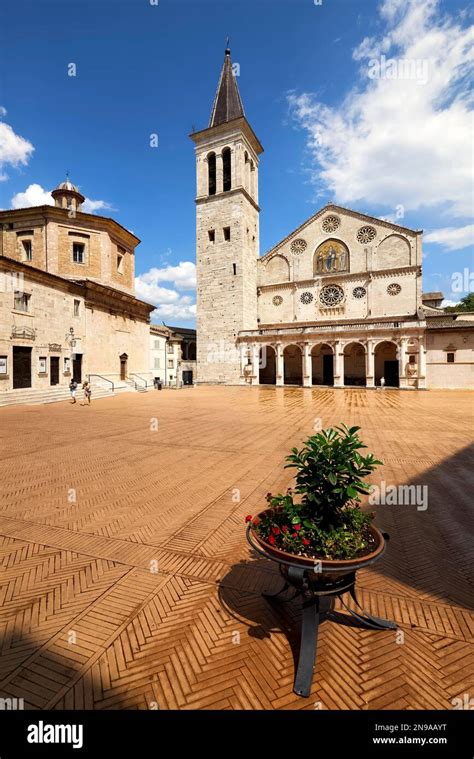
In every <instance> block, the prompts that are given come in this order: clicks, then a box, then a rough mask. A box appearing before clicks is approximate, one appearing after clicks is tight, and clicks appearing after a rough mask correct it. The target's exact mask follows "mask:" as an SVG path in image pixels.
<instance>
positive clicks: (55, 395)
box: [0, 387, 114, 406]
mask: <svg viewBox="0 0 474 759" xmlns="http://www.w3.org/2000/svg"><path fill="white" fill-rule="evenodd" d="M113 396H114V393H111V392H110V391H107V390H105V389H103V388H94V387H93V388H92V400H94V398H107V397H113ZM69 398H70V392H69V389H68V388H67V387H66V388H60V389H58V390H32V389H30V388H25V389H22V390H8V391H7V392H5V393H0V406H12V405H18V404H39V403H57V402H59V401H66V400H69ZM76 398H77V400H78V401H81V400H82V393H81V392H80V391H79V389H78V391H77V394H76Z"/></svg>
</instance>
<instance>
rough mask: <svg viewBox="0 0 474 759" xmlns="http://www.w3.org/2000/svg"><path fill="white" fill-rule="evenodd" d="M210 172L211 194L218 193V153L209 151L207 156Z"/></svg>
mask: <svg viewBox="0 0 474 759" xmlns="http://www.w3.org/2000/svg"><path fill="white" fill-rule="evenodd" d="M207 164H208V172H209V195H215V194H216V154H215V153H209V155H208V156H207Z"/></svg>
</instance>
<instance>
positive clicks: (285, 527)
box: [281, 524, 288, 532]
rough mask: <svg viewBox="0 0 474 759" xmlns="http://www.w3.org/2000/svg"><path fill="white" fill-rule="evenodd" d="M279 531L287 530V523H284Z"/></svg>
mask: <svg viewBox="0 0 474 759" xmlns="http://www.w3.org/2000/svg"><path fill="white" fill-rule="evenodd" d="M281 531H282V532H288V525H287V524H284V525H283V527H282V528H281Z"/></svg>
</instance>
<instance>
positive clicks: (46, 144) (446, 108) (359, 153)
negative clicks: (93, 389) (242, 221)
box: [0, 0, 472, 325]
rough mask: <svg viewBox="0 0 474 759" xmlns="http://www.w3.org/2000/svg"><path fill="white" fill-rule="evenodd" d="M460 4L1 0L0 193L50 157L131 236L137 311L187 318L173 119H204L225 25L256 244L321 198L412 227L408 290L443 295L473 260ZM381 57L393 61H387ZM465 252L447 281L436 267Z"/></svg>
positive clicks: (55, 176) (35, 178)
mask: <svg viewBox="0 0 474 759" xmlns="http://www.w3.org/2000/svg"><path fill="white" fill-rule="evenodd" d="M153 1H154V0H151V2H153ZM467 7H468V3H467V0H466V2H460V1H458V0H449V2H446V1H443V0H439V2H437V1H436V0H380V1H376V0H365V1H364V0H357V2H356V1H355V0H322V4H321V5H316V4H315V2H314V0H284V1H281V2H278V1H276V0H251V1H249V2H245V1H244V0H219V2H212V1H210V0H209V1H207V0H193V1H192V2H186V1H185V0H158V3H157V4H156V5H152V4H151V3H150V0H134V1H133V2H128V1H127V0H95V2H93V3H92V2H91V3H89V2H85V1H84V0H76V1H75V2H66V1H63V0H55V1H53V2H46V1H44V0H35V1H34V2H26V1H25V0H15V2H11V1H10V0H4V3H3V4H2V11H1V18H0V28H1V31H0V63H1V70H2V74H1V79H0V106H1V108H2V109H3V110H2V111H1V113H2V123H1V124H0V175H1V179H2V181H0V207H1V208H9V207H12V205H13V206H16V207H20V206H21V205H36V204H39V203H40V202H45V200H44V199H45V197H46V198H47V193H48V192H49V191H50V190H51V189H52V188H53V187H54V186H55V185H56V184H58V183H59V182H60V181H62V180H63V178H64V175H65V172H66V169H69V172H70V176H71V179H72V181H73V182H75V183H76V184H78V185H79V187H80V189H81V191H82V192H83V193H84V194H85V195H86V196H87V198H88V208H89V209H90V210H92V211H95V212H97V213H101V214H103V215H106V216H112V217H114V218H116V219H117V220H118V221H119V222H120V223H121V224H123V225H124V226H125V227H127V228H129V229H131V230H132V231H133V232H134V233H135V234H136V235H137V236H138V237H140V239H141V240H142V243H141V244H140V246H139V247H138V249H137V255H136V273H137V275H139V280H138V293H139V294H141V295H142V297H147V298H148V299H149V298H152V299H153V302H155V304H156V305H157V307H158V310H157V312H156V314H155V320H157V321H161V320H162V319H164V321H165V322H166V323H169V324H182V325H189V324H190V323H192V319H193V311H194V307H193V304H194V290H193V285H194V267H193V263H194V260H195V212H194V192H195V166H194V154H193V144H192V142H191V140H190V139H189V137H188V135H189V133H190V132H191V130H192V127H193V126H194V127H195V128H196V129H200V128H203V127H205V126H207V121H208V118H209V113H210V110H211V106H212V101H213V97H214V93H215V88H216V85H217V80H218V76H219V72H220V68H221V65H222V60H223V53H224V47H225V39H226V36H227V35H229V36H230V38H231V45H230V46H231V48H232V58H233V61H234V62H236V63H238V64H239V66H240V75H239V77H238V84H239V88H240V92H241V95H242V99H243V102H244V107H245V111H246V116H247V118H248V120H249V121H250V123H251V125H252V127H253V129H254V131H255V132H256V133H257V135H258V137H259V138H260V140H261V142H262V144H263V146H264V148H265V152H264V154H263V156H262V158H261V164H260V204H261V209H262V213H261V244H260V249H261V253H262V254H263V253H265V251H266V250H268V249H269V248H270V247H272V246H273V245H274V244H275V243H276V242H278V240H279V239H281V238H282V237H284V236H286V235H287V234H288V233H289V232H290V231H291V230H292V229H293V228H295V227H297V226H298V225H299V224H301V223H302V222H303V221H304V220H305V219H306V218H307V217H309V216H310V215H312V214H313V213H315V211H316V210H318V208H319V207H320V206H322V205H324V204H325V203H327V202H329V201H335V202H337V203H339V204H341V205H346V206H348V207H350V208H354V209H357V210H360V211H362V212H365V213H369V214H374V215H376V216H383V217H386V218H392V219H393V220H395V221H398V222H399V223H400V224H402V225H406V226H408V227H411V228H416V229H420V228H422V229H424V230H425V233H426V237H425V244H424V252H425V260H424V290H425V291H427V290H438V289H441V290H443V292H444V293H445V296H446V298H447V299H448V300H450V301H458V300H459V299H460V297H462V296H463V295H465V294H466V292H467V291H468V288H469V286H470V285H469V274H470V272H471V271H472V248H469V247H468V244H469V241H470V240H471V241H472V230H471V229H470V227H469V225H470V224H471V223H472V218H471V216H470V214H471V211H472V209H471V208H470V206H469V194H470V188H471V179H470V168H471V167H470V163H471V160H472V155H471V154H470V153H469V131H468V130H469V127H468V124H469V121H468V118H469V109H470V107H472V103H471V104H470V103H469V88H468V80H467V72H468V63H467V60H468V53H467V30H468V27H469V24H470V22H471V20H472V19H471V18H470V16H469V14H468V12H467V10H466V8H467ZM392 59H393V60H395V61H396V62H398V61H409V62H410V67H409V68H405V69H403V68H402V66H399V67H397V66H398V64H397V66H395V67H394V66H393V65H392V68H391V69H390V66H388V67H387V61H390V60H392ZM374 62H375V63H374ZM71 63H74V64H75V66H76V75H75V76H68V66H69V64H71ZM377 67H378V68H377ZM69 70H70V69H69ZM374 72H375V73H374ZM153 133H156V134H157V135H158V140H159V145H158V147H157V148H152V147H150V134H153ZM466 268H467V269H468V271H467V274H466V275H465V276H464V278H463V280H462V282H461V286H462V289H461V290H459V288H458V290H457V291H456V292H451V288H452V275H453V273H455V272H464V270H465V269H466ZM457 284H458V283H457ZM471 287H472V283H471Z"/></svg>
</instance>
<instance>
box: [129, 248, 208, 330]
mask: <svg viewBox="0 0 474 759" xmlns="http://www.w3.org/2000/svg"><path fill="white" fill-rule="evenodd" d="M162 282H169V283H171V284H173V285H174V287H175V288H176V289H171V288H168V287H163V286H162V284H161V283H162ZM195 287H196V267H195V265H194V263H192V262H191V261H180V263H179V264H178V265H177V266H165V267H163V268H161V269H158V268H156V267H154V268H153V269H150V270H149V271H147V272H145V273H144V274H140V276H138V277H135V291H136V294H137V297H138V298H142V299H143V300H146V301H148V303H153V304H154V305H155V306H156V310H155V311H154V312H153V314H152V318H153V320H154V321H161V320H163V321H165V322H170V321H172V320H173V319H184V320H191V319H194V318H195V316H196V304H195V303H193V297H192V296H191V295H183V294H182V293H181V292H178V291H179V290H193V289H194V288H195Z"/></svg>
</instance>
